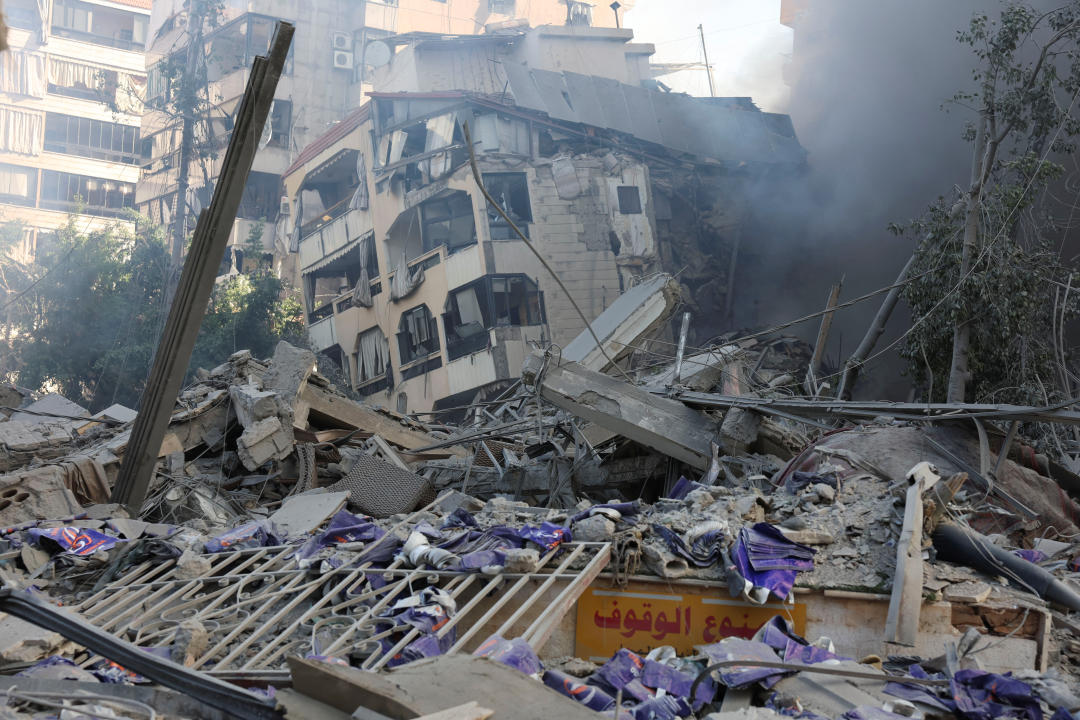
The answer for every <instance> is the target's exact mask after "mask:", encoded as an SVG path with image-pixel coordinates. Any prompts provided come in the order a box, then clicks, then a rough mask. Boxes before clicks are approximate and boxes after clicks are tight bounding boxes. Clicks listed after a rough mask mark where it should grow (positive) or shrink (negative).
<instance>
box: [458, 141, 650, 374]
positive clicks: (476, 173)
mask: <svg viewBox="0 0 1080 720" xmlns="http://www.w3.org/2000/svg"><path fill="white" fill-rule="evenodd" d="M462 128H463V130H464V133H465V145H466V147H467V148H468V150H469V164H470V165H471V166H472V173H473V179H475V180H476V185H477V187H478V188H479V189H480V192H481V194H483V196H484V198H485V199H486V200H487V202H488V204H489V205H490V206H491V207H493V208H495V211H496V212H498V213H499V215H500V216H501V217H502V219H503V220H505V221H506V223H507V224H508V225H509V226H510V228H511V229H512V230H513V231H514V232H515V233H516V234H517V236H518V237H519V238H520V239H521V241H522V242H524V243H525V246H526V247H527V248H529V250H531V251H532V253H533V255H535V256H536V259H537V260H539V261H540V264H541V265H543V266H544V269H545V270H547V271H548V273H550V275H551V277H552V278H554V280H555V282H556V284H558V286H559V289H560V290H562V291H563V294H564V295H566V299H567V300H569V301H570V305H571V306H572V307H573V308H574V310H575V311H577V314H578V316H579V317H581V321H582V322H583V323H585V329H587V330H588V331H589V335H591V336H592V339H593V342H595V343H596V347H597V349H599V350H600V354H601V355H603V356H604V359H605V360H607V361H608V363H609V364H610V365H612V366H613V367H614V368H615V369H617V370H618V371H619V373H620V374H621V375H622V376H623V378H625V379H626V381H627V382H629V383H633V382H634V381H633V379H632V378H631V377H630V376H629V375H627V373H626V371H625V370H623V369H622V368H621V367H619V365H618V364H617V363H616V362H615V361H614V360H613V359H612V358H611V356H610V355H608V351H607V349H605V348H604V344H603V343H602V342H600V338H599V337H597V335H596V331H595V330H593V326H592V323H591V322H589V318H587V317H585V313H583V312H582V311H581V308H580V307H579V306H578V304H577V301H576V300H574V296H573V295H571V294H570V291H569V290H568V289H567V288H566V285H564V284H563V281H562V278H560V277H559V276H558V274H557V273H556V272H555V270H554V269H553V268H552V267H551V265H549V264H548V261H547V260H545V259H544V256H543V255H541V254H540V251H539V250H537V249H536V247H535V246H534V245H533V244H532V243H531V242H530V241H529V238H528V237H526V236H525V233H523V232H521V228H519V227H518V226H517V223H515V222H514V221H513V220H511V219H510V216H509V215H507V214H506V211H505V210H503V209H502V206H501V205H499V203H497V202H495V198H493V197H491V193H489V192H488V189H487V188H486V187H485V186H484V180H483V178H482V177H481V176H480V166H479V165H477V162H476V148H475V147H474V145H473V140H472V133H471V132H470V130H469V123H468V122H465V123H462Z"/></svg>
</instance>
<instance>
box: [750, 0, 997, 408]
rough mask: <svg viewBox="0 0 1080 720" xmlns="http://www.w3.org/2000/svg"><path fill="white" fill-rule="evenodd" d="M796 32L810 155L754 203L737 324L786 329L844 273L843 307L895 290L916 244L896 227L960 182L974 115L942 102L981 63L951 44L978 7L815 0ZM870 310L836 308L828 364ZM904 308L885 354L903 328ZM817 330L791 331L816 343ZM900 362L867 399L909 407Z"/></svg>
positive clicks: (796, 84)
mask: <svg viewBox="0 0 1080 720" xmlns="http://www.w3.org/2000/svg"><path fill="white" fill-rule="evenodd" d="M810 5H811V10H810V12H809V13H808V15H807V16H806V17H805V19H804V21H803V23H802V24H801V25H800V26H799V28H798V29H797V30H796V34H795V43H794V53H793V65H792V67H791V68H790V70H791V71H792V73H793V74H792V75H791V79H792V81H793V87H792V93H791V101H790V107H789V108H788V112H790V114H791V116H792V120H793V122H794V124H795V128H796V131H797V133H798V136H799V139H800V141H801V142H802V144H803V146H804V147H805V148H806V149H807V151H808V152H809V169H808V172H807V175H806V176H805V177H803V178H798V179H793V180H792V181H790V182H789V183H787V186H786V188H784V189H783V190H782V191H781V192H780V193H779V194H777V193H776V192H775V191H771V190H770V193H769V195H768V196H767V197H766V196H764V195H761V196H759V197H757V198H756V199H755V205H756V207H757V208H758V209H759V212H758V213H757V218H758V224H757V227H756V228H755V232H754V237H753V238H752V241H751V242H749V243H744V248H745V250H744V252H743V253H742V254H741V258H742V262H741V263H740V274H739V278H740V280H739V281H740V283H741V284H740V286H739V287H738V289H737V292H738V295H737V299H736V306H737V308H738V309H739V311H740V314H739V315H738V316H737V317H736V324H737V325H739V326H744V327H748V326H762V325H772V324H775V323H780V322H784V321H787V320H790V319H793V318H795V317H799V316H801V315H805V314H807V313H809V312H813V311H815V310H820V309H821V308H823V307H824V305H825V301H826V297H827V295H828V291H829V288H830V286H831V285H832V284H833V283H835V282H837V281H839V279H840V278H841V276H844V278H845V280H844V288H843V293H842V295H841V301H843V300H844V299H845V298H853V297H856V296H858V295H862V294H864V293H866V292H869V291H872V290H874V289H876V288H879V287H883V286H885V285H888V284H890V283H891V282H892V281H893V280H894V279H895V277H896V275H897V273H898V272H899V270H900V268H901V267H902V266H903V264H904V263H905V262H906V260H907V258H908V257H909V256H910V254H911V250H912V243H911V242H910V241H909V240H907V239H900V238H896V237H894V236H893V235H892V234H890V233H889V232H888V231H887V229H886V228H887V226H888V224H889V223H890V222H898V223H903V222H904V221H906V220H908V219H910V218H912V217H915V216H918V215H919V214H921V212H922V211H923V209H924V208H925V207H926V206H927V205H928V204H929V203H930V202H932V201H933V200H934V199H935V198H936V197H938V196H939V195H944V194H947V193H948V192H949V191H950V189H951V188H952V187H953V186H954V185H961V186H963V185H965V184H966V181H967V179H968V175H969V172H970V164H971V155H970V152H971V151H970V146H969V145H968V144H967V143H965V142H964V141H963V140H962V138H961V134H962V132H963V129H964V124H965V122H969V121H971V119H972V113H971V112H970V111H968V110H965V109H963V108H956V107H952V108H951V109H949V111H948V112H945V111H943V110H942V105H943V103H945V102H946V101H947V100H948V99H949V98H951V97H952V96H953V95H954V94H955V93H956V92H957V91H960V90H966V89H968V88H969V86H970V83H971V69H972V67H973V65H974V63H975V58H974V56H973V55H972V53H971V49H970V48H968V47H967V46H964V45H961V44H960V43H959V42H957V40H956V32H957V31H958V30H959V29H962V28H964V27H966V26H967V23H968V21H969V20H970V18H971V15H972V13H974V12H975V11H977V10H983V11H985V12H988V13H994V12H996V11H997V9H998V8H999V7H1000V5H999V4H998V3H997V2H987V1H985V0H984V1H983V2H978V1H976V0H948V2H941V0H873V2H867V1H866V0H812V2H811V3H810ZM878 304H879V300H871V301H867V302H865V303H862V304H860V305H856V306H854V307H852V308H850V309H847V310H843V311H841V312H839V313H838V314H837V316H836V320H835V322H834V325H833V329H832V334H831V336H830V343H829V346H828V357H829V358H830V359H831V360H833V361H834V362H835V361H837V360H839V361H841V362H842V361H843V359H846V357H847V356H848V355H849V354H850V353H851V352H852V351H853V350H854V348H855V346H856V345H857V344H858V343H859V341H860V339H861V338H862V335H863V333H864V332H865V331H866V328H867V327H868V325H869V323H870V321H871V319H872V318H873V315H874V313H875V311H876V309H877V306H878ZM909 321H910V318H909V317H908V315H907V313H906V309H904V308H903V307H902V306H901V307H900V308H898V311H897V313H896V314H895V316H894V318H893V320H892V322H891V323H890V324H889V326H888V328H887V331H886V335H885V336H884V337H883V338H882V340H881V341H880V342H879V345H878V349H879V350H880V349H881V348H883V347H884V346H885V345H887V344H888V343H890V342H892V341H893V340H894V339H896V338H897V337H898V336H899V335H900V334H901V333H902V332H903V330H904V329H906V328H907V327H908V324H909ZM817 328H818V324H817V321H812V322H808V323H805V324H803V325H801V326H799V327H797V328H795V331H796V332H797V334H799V335H800V336H802V337H804V338H806V339H807V340H811V341H812V340H813V338H814V337H815V336H816V333H817ZM901 370H902V364H901V362H900V360H899V358H898V357H897V356H896V355H895V353H894V352H893V353H890V354H889V355H887V356H885V357H882V358H881V359H880V360H879V361H878V362H876V363H875V365H874V367H873V368H872V370H871V371H870V373H869V375H868V376H867V377H866V379H865V380H864V382H863V384H862V385H861V386H860V391H859V393H858V394H859V395H861V396H875V397H889V398H891V399H903V398H904V397H905V396H906V394H907V391H908V383H907V382H906V380H905V379H904V378H903V377H902V376H901V375H900V372H901Z"/></svg>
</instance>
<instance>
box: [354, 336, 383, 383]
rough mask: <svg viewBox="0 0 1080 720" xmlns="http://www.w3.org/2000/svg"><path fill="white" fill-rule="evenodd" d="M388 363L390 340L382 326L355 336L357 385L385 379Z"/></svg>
mask: <svg viewBox="0 0 1080 720" xmlns="http://www.w3.org/2000/svg"><path fill="white" fill-rule="evenodd" d="M389 364H390V342H389V341H388V340H387V339H386V335H384V334H383V331H382V328H379V327H373V328H371V329H370V330H366V331H364V332H362V333H360V334H359V335H357V336H356V377H357V385H366V384H368V383H373V382H376V381H379V380H385V379H386V368H387V366H388V365H389Z"/></svg>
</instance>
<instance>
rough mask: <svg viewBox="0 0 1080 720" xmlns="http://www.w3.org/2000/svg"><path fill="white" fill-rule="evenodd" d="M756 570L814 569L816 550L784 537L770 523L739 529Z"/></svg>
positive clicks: (740, 536) (751, 563)
mask: <svg viewBox="0 0 1080 720" xmlns="http://www.w3.org/2000/svg"><path fill="white" fill-rule="evenodd" d="M739 538H740V539H741V540H742V541H743V542H744V543H745V545H746V549H747V554H748V556H749V558H750V565H751V566H752V567H753V568H754V570H757V571H762V570H796V571H798V570H813V569H814V554H815V553H816V551H815V550H814V549H813V548H811V547H808V546H806V545H800V544H799V543H797V542H792V541H791V540H788V539H787V538H786V537H784V534H783V533H782V532H780V531H779V530H777V529H776V528H775V527H773V526H772V525H770V524H768V523H756V524H754V526H753V527H750V528H743V529H742V530H740V531H739Z"/></svg>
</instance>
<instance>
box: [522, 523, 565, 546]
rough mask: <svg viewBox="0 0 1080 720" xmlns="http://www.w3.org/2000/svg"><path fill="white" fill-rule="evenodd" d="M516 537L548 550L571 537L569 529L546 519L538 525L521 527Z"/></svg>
mask: <svg viewBox="0 0 1080 720" xmlns="http://www.w3.org/2000/svg"><path fill="white" fill-rule="evenodd" d="M518 537H520V538H521V539H522V540H524V541H526V542H531V543H535V544H536V545H539V546H540V547H542V548H543V549H544V550H548V551H551V550H554V549H555V548H557V547H559V546H560V545H562V544H563V543H566V542H570V541H571V540H572V539H573V538H572V536H571V535H570V530H569V529H567V528H565V527H563V526H562V525H556V524H555V523H553V522H548V521H546V520H545V521H544V522H543V523H541V524H540V527H533V526H532V525H526V526H525V527H523V528H521V530H520V531H519V532H518Z"/></svg>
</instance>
